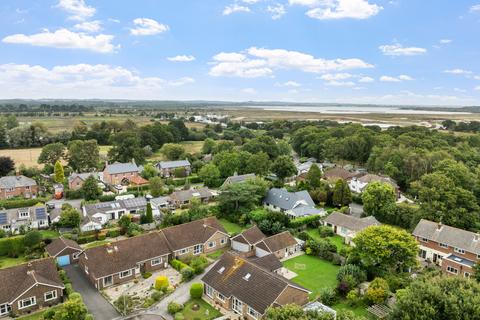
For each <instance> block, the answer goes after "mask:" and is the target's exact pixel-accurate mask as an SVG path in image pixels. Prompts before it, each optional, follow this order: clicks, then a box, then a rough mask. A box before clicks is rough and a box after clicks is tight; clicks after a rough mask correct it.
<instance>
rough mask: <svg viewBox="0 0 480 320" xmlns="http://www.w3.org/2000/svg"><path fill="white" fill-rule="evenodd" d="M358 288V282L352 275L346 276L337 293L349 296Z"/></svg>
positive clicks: (339, 283)
mask: <svg viewBox="0 0 480 320" xmlns="http://www.w3.org/2000/svg"><path fill="white" fill-rule="evenodd" d="M356 286H357V280H356V279H355V278H354V277H353V276H352V275H350V274H347V275H345V276H344V277H343V278H342V280H341V281H340V282H338V285H337V291H338V293H339V294H341V295H343V296H344V295H345V294H347V292H350V291H351V290H352V289H354V288H355V287H356Z"/></svg>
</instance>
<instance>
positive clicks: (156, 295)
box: [151, 291, 163, 302]
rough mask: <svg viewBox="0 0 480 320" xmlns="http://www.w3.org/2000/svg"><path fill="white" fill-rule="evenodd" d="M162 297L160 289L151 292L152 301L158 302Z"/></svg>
mask: <svg viewBox="0 0 480 320" xmlns="http://www.w3.org/2000/svg"><path fill="white" fill-rule="evenodd" d="M162 297H163V292H160V291H155V292H154V293H152V295H151V298H152V299H153V301H155V302H158V301H160V299H161V298H162Z"/></svg>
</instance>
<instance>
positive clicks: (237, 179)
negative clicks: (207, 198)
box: [220, 173, 255, 189]
mask: <svg viewBox="0 0 480 320" xmlns="http://www.w3.org/2000/svg"><path fill="white" fill-rule="evenodd" d="M248 179H255V173H248V174H241V175H237V174H236V173H235V174H234V175H233V176H230V177H228V178H227V179H225V181H224V182H223V184H222V186H221V187H220V189H224V188H226V187H227V186H229V185H231V184H233V183H242V182H245V181H247V180H248Z"/></svg>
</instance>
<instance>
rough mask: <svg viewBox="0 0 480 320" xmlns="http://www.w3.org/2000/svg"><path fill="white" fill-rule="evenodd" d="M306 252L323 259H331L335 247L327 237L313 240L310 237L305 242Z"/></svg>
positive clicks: (335, 250) (335, 249)
mask: <svg viewBox="0 0 480 320" xmlns="http://www.w3.org/2000/svg"><path fill="white" fill-rule="evenodd" d="M305 246H306V248H307V249H309V250H307V254H311V255H315V256H319V257H320V258H323V259H325V260H329V261H330V260H332V257H333V253H336V252H337V247H336V246H335V245H334V244H333V243H331V242H330V241H329V240H327V239H321V240H318V241H316V240H313V239H310V240H308V241H307V243H306V244H305Z"/></svg>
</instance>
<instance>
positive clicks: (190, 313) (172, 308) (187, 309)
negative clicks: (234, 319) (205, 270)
mask: <svg viewBox="0 0 480 320" xmlns="http://www.w3.org/2000/svg"><path fill="white" fill-rule="evenodd" d="M202 295H203V284H202V283H193V284H192V285H191V287H190V299H189V300H188V301H187V302H185V303H184V304H178V303H175V302H170V303H169V304H168V313H169V314H171V315H172V316H174V317H175V320H212V319H216V318H218V317H220V316H221V315H222V314H221V313H220V312H219V311H218V310H216V309H215V308H214V307H212V306H211V305H210V304H208V303H207V302H206V301H205V300H203V299H202Z"/></svg>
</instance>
